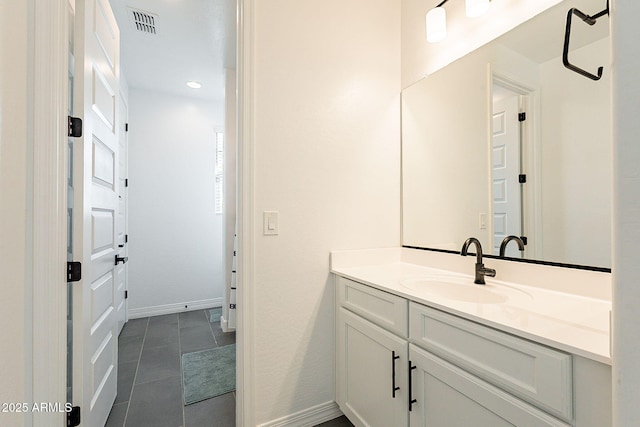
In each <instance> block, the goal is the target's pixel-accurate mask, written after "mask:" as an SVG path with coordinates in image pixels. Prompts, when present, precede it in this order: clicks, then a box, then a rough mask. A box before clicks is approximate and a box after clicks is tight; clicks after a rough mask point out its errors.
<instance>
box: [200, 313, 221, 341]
mask: <svg viewBox="0 0 640 427" xmlns="http://www.w3.org/2000/svg"><path fill="white" fill-rule="evenodd" d="M208 310H210V309H208ZM209 315H211V312H209ZM204 317H205V318H206V319H207V323H208V324H209V330H210V331H211V335H213V342H214V343H216V347H220V344H218V339H217V338H216V334H215V333H214V332H213V326H211V323H212V322H211V319H210V318H209V317H207V313H206V312H205V314H204Z"/></svg>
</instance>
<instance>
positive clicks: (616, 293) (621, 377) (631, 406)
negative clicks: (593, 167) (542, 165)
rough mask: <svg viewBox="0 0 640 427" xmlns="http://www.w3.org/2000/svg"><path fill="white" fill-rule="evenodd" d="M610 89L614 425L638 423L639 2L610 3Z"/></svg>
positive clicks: (622, 1)
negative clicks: (612, 167)
mask: <svg viewBox="0 0 640 427" xmlns="http://www.w3.org/2000/svg"><path fill="white" fill-rule="evenodd" d="M611 6H612V8H613V9H612V15H611V16H612V18H611V23H612V25H611V29H612V32H611V39H612V55H613V66H612V72H613V74H612V82H613V85H612V89H613V111H612V127H613V162H614V176H613V267H612V270H613V316H612V317H613V326H612V334H613V348H612V352H613V369H612V373H613V425H614V426H615V427H624V426H632V425H635V424H637V423H638V420H639V419H640V405H638V393H640V339H638V325H639V324H640V310H638V307H640V286H638V284H639V283H640V259H639V258H640V256H639V255H638V254H639V253H638V242H639V241H640V190H639V189H640V144H638V135H640V120H638V117H640V103H639V102H638V100H639V99H640V82H639V81H638V70H639V69H640V44H639V43H638V42H637V41H638V23H637V17H638V16H640V2H638V1H637V0H615V1H613V2H612V3H611Z"/></svg>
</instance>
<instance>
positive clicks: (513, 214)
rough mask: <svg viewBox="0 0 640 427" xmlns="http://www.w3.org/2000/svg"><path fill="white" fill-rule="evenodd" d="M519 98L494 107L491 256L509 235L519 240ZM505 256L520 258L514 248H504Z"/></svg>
mask: <svg viewBox="0 0 640 427" xmlns="http://www.w3.org/2000/svg"><path fill="white" fill-rule="evenodd" d="M518 112H519V96H518V95H516V94H513V96H510V97H508V98H504V99H501V100H498V101H494V103H493V125H492V130H493V139H492V146H493V150H492V154H491V163H492V171H491V173H492V182H493V190H492V192H493V253H494V254H495V255H498V253H499V249H500V243H501V242H502V239H504V238H505V237H506V236H508V235H516V236H521V235H522V231H521V227H520V223H521V221H520V212H521V202H520V183H519V181H518V175H519V174H520V122H519V121H518ZM506 255H507V256H510V257H520V256H521V252H520V251H518V250H517V247H516V245H515V244H511V245H509V246H508V247H507V253H506Z"/></svg>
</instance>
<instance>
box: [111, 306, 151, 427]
mask: <svg viewBox="0 0 640 427" xmlns="http://www.w3.org/2000/svg"><path fill="white" fill-rule="evenodd" d="M149 319H150V318H149V317H147V325H146V326H145V328H144V335H143V336H142V344H141V345H140V354H139V355H138V363H137V364H136V372H135V374H133V384H131V391H130V392H129V401H128V402H127V411H126V412H125V414H124V422H123V423H122V427H125V426H126V425H127V417H128V416H129V409H130V408H131V398H132V397H133V389H134V388H135V386H136V378H137V377H138V369H139V368H140V360H141V359H142V351H143V350H144V342H145V340H146V339H147V331H148V330H149ZM118 364H120V361H118Z"/></svg>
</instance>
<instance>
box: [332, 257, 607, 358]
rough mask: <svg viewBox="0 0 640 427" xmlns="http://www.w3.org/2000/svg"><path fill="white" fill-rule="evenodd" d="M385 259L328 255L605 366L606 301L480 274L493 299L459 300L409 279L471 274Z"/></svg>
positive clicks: (362, 275) (363, 274) (412, 296)
mask: <svg viewBox="0 0 640 427" xmlns="http://www.w3.org/2000/svg"><path fill="white" fill-rule="evenodd" d="M335 258H337V257H335ZM378 258H380V257H378ZM389 258H390V259H389V262H385V261H381V260H380V259H378V260H376V262H375V263H371V264H367V263H366V259H365V258H362V257H359V258H358V259H357V261H358V262H356V263H355V264H360V265H354V263H345V262H333V259H334V254H332V268H331V271H332V273H335V274H337V275H339V276H343V277H346V278H349V279H352V280H355V281H357V282H360V283H364V284H367V285H370V286H373V287H375V288H377V289H380V290H383V291H387V292H391V293H393V294H396V295H399V296H402V297H404V298H407V299H409V300H411V301H415V302H417V303H420V304H424V305H428V306H430V307H433V308H436V309H440V310H442V311H446V312H448V313H451V314H454V315H457V316H460V317H463V318H466V319H469V320H471V321H474V322H478V323H481V324H484V325H487V326H491V327H493V328H496V329H499V330H502V331H505V332H508V333H510V334H513V335H517V336H520V337H523V338H526V339H530V340H532V341H535V342H539V343H541V344H545V345H548V346H550V347H554V348H557V349H559V350H563V351H566V352H568V353H572V354H576V355H579V356H583V357H586V358H589V359H592V360H595V361H598V362H601V363H606V364H609V365H610V364H611V356H610V339H609V329H610V312H611V301H609V300H606V299H598V298H592V297H587V296H582V295H577V294H572V293H567V292H559V291H554V290H550V289H548V287H549V286H548V284H547V285H546V286H545V287H536V286H525V285H521V284H516V283H513V282H504V281H500V280H493V279H491V278H486V282H487V285H486V287H485V288H483V290H485V291H488V292H493V291H494V290H495V291H497V292H496V295H500V296H501V298H499V302H496V301H493V302H492V303H478V302H472V301H462V300H460V299H455V298H447V297H445V296H443V295H438V293H437V292H428V291H425V290H422V289H420V287H413V286H411V285H410V283H411V280H413V279H420V278H425V277H428V276H432V275H438V276H447V275H449V276H455V277H457V278H466V279H468V281H469V283H472V282H473V277H472V276H469V275H463V274H460V273H456V272H453V271H448V270H441V269H436V268H433V267H432V266H426V265H418V264H413V263H408V262H403V261H402V260H398V259H397V258H399V257H389ZM394 258H396V259H394ZM467 263H468V264H469V266H470V269H471V270H472V269H473V265H474V263H475V259H473V260H472V259H471V257H469V258H468V259H467ZM498 277H499V276H498ZM475 286H482V285H475ZM469 299H473V298H469Z"/></svg>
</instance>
